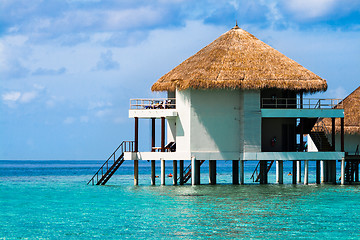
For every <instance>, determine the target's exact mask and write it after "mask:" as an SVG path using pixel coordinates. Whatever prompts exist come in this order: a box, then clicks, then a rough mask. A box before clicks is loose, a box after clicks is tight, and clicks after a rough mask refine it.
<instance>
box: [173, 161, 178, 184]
mask: <svg viewBox="0 0 360 240" xmlns="http://www.w3.org/2000/svg"><path fill="white" fill-rule="evenodd" d="M173 184H174V185H177V160H173Z"/></svg>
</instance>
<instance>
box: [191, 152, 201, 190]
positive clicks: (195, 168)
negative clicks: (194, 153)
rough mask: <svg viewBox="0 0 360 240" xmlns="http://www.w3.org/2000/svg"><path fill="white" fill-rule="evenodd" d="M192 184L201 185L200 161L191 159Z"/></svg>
mask: <svg viewBox="0 0 360 240" xmlns="http://www.w3.org/2000/svg"><path fill="white" fill-rule="evenodd" d="M191 184H192V185H200V161H198V160H196V158H195V157H192V158H191Z"/></svg>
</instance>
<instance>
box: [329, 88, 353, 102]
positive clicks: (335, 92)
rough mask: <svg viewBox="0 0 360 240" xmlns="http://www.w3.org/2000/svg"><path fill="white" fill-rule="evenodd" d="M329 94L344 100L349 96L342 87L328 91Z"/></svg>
mask: <svg viewBox="0 0 360 240" xmlns="http://www.w3.org/2000/svg"><path fill="white" fill-rule="evenodd" d="M327 94H328V95H329V96H331V97H333V98H338V99H343V98H345V97H346V96H347V95H348V94H347V92H346V90H345V89H344V88H343V87H341V86H340V87H337V88H335V89H330V90H328V93H327Z"/></svg>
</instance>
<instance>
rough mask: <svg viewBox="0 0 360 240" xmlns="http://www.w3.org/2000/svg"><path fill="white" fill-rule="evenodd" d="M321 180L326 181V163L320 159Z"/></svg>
mask: <svg viewBox="0 0 360 240" xmlns="http://www.w3.org/2000/svg"><path fill="white" fill-rule="evenodd" d="M320 182H321V183H324V182H325V163H324V160H321V161H320Z"/></svg>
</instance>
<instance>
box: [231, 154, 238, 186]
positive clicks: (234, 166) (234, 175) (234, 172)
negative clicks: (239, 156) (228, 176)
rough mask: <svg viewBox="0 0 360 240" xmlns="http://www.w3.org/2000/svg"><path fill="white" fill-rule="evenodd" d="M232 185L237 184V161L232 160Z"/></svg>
mask: <svg viewBox="0 0 360 240" xmlns="http://www.w3.org/2000/svg"><path fill="white" fill-rule="evenodd" d="M232 184H234V185H238V184H239V160H232Z"/></svg>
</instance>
